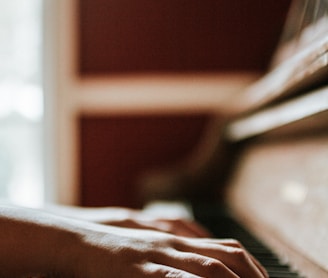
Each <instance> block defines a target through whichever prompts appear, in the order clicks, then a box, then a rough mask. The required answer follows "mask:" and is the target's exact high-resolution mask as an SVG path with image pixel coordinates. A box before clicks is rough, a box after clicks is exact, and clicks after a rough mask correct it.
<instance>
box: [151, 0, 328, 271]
mask: <svg viewBox="0 0 328 278" xmlns="http://www.w3.org/2000/svg"><path fill="white" fill-rule="evenodd" d="M327 10H328V4H327V3H326V2H325V1H298V0H297V1H294V4H293V6H292V8H291V14H290V15H289V22H287V29H288V30H287V31H288V32H289V34H288V36H289V38H288V41H287V42H286V41H283V42H282V44H281V45H280V46H279V47H278V50H277V54H276V56H275V57H274V59H273V66H272V69H271V70H270V71H269V72H268V73H267V74H266V75H265V76H263V77H262V78H261V79H259V80H258V81H257V82H256V83H255V84H253V85H251V86H250V87H249V88H247V89H245V91H244V92H242V94H241V95H239V96H238V97H236V98H232V99H230V100H229V101H228V102H227V104H226V107H227V109H226V111H224V113H225V115H227V121H226V125H225V126H224V127H222V125H220V126H219V127H218V128H217V129H215V128H214V129H212V130H211V131H212V133H214V137H216V138H217V139H216V143H214V144H212V145H211V146H210V147H208V146H207V148H208V149H210V150H209V151H208V150H205V149H202V148H200V150H204V153H206V154H207V155H204V154H203V157H201V158H200V159H198V161H197V159H196V163H194V164H192V163H191V164H190V165H191V166H190V167H189V170H182V171H177V172H175V173H173V175H169V176H166V177H161V176H157V177H156V178H157V179H156V178H154V179H151V180H150V181H149V184H151V185H152V190H155V189H154V188H157V189H159V188H160V190H162V191H161V192H153V193H154V195H157V196H164V197H165V196H166V197H168V198H172V197H174V196H178V197H179V196H182V197H183V196H185V197H186V198H188V199H189V200H191V202H192V203H193V205H196V207H198V209H197V210H198V212H197V214H198V217H196V218H197V219H198V220H200V221H202V217H203V216H205V218H206V217H207V221H210V222H213V221H216V220H215V218H210V217H209V216H208V215H207V214H208V212H209V211H210V210H215V209H216V202H223V203H224V205H225V206H227V207H228V210H229V214H232V215H233V217H235V218H236V219H237V220H238V221H239V222H241V223H242V224H243V225H244V226H246V228H247V229H249V230H250V231H251V232H252V233H254V234H255V236H256V237H259V238H260V239H261V240H262V241H263V242H264V243H265V244H266V245H267V246H269V247H270V248H271V249H272V250H273V251H274V253H276V254H278V257H279V258H280V259H282V260H287V261H288V263H290V265H291V266H292V267H294V268H296V269H297V271H298V272H299V275H300V276H293V275H294V274H291V275H290V276H288V275H289V274H287V276H283V275H282V276H279V274H278V275H277V276H275V277H303V276H305V277H310V278H324V277H328V83H327V81H328V23H327V22H328V16H327ZM310 15H311V16H312V19H314V21H313V22H312V21H311V20H309V16H310ZM300 17H302V18H301V19H300ZM295 21H300V24H301V25H302V26H299V25H297V24H296V23H295ZM304 22H305V23H304ZM291 27H293V31H294V33H295V34H293V36H291V34H290V32H291V31H290V28H291ZM291 37H292V38H291ZM214 125H215V124H214ZM219 134H220V136H219ZM212 138H213V135H212ZM205 141H206V140H205ZM214 141H215V140H214ZM200 153H201V151H200ZM204 157H205V158H204ZM200 161H201V162H200ZM204 161H205V162H204ZM194 162H195V159H194ZM195 165H196V166H195ZM156 183H157V186H155V185H156ZM164 184H166V187H165V185H164ZM223 185H224V186H223ZM163 188H166V189H165V190H166V191H165V190H164V189H163ZM222 188H224V189H222ZM179 190H180V191H179ZM155 191H156V190H155ZM218 191H219V192H218ZM222 191H223V192H224V199H223V200H219V201H218V200H217V201H216V200H215V198H216V196H219V195H222ZM183 192H184V193H183ZM186 192H188V193H186ZM148 193H149V192H148ZM160 194H162V195H160ZM170 194H171V195H170ZM183 194H185V195H183ZM208 195H211V196H208ZM203 196H207V199H206V198H204V200H205V203H206V205H204V200H203V201H201V199H202V197H203ZM213 196H214V198H213ZM199 203H202V204H201V205H199ZM211 204H212V205H211ZM213 204H214V205H213ZM218 209H219V208H218ZM199 211H200V212H199ZM209 213H210V214H213V211H212V212H209ZM214 214H215V213H214ZM199 215H200V216H199ZM205 222H206V221H205ZM212 224H213V223H210V225H212ZM218 225H220V223H218ZM222 225H223V226H224V224H222ZM219 229H220V228H219ZM222 229H224V227H222Z"/></svg>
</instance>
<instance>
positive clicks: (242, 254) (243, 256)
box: [233, 248, 249, 263]
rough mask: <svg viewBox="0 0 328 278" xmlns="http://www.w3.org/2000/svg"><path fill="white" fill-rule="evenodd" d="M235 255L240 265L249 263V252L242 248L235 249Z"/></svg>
mask: <svg viewBox="0 0 328 278" xmlns="http://www.w3.org/2000/svg"><path fill="white" fill-rule="evenodd" d="M233 254H234V256H235V259H236V260H237V261H238V262H239V263H245V262H248V261H249V259H248V254H247V251H246V250H244V249H242V248H235V250H234V251H233Z"/></svg>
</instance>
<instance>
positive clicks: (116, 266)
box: [69, 225, 268, 278]
mask: <svg viewBox="0 0 328 278" xmlns="http://www.w3.org/2000/svg"><path fill="white" fill-rule="evenodd" d="M98 226H101V225H98ZM95 227H96V228H95V229H94V228H92V229H91V230H90V229H89V230H88V231H87V232H86V233H85V235H84V236H83V237H82V238H83V240H82V247H81V246H79V247H78V248H75V249H74V248H70V250H75V252H73V254H74V256H73V257H71V258H72V259H73V260H74V263H73V267H74V269H73V276H72V277H80V278H89V277H92V278H93V277H97V278H102V277H115V278H126V277H129V278H145V277H154V278H157V277H158V278H160V277H163V278H164V277H166V278H168V277H171V278H175V277H179V278H187V277H188V278H200V277H207V278H212V277H213V278H214V277H221V278H225V277H226V278H230V277H231V278H236V277H243V278H248V277H249V278H263V277H268V275H267V274H266V272H265V270H264V269H263V268H262V267H261V266H260V264H259V263H258V262H257V261H256V260H255V259H254V258H253V257H252V256H251V255H250V254H249V253H248V252H247V251H246V250H245V249H244V248H243V247H242V246H241V245H240V244H239V243H238V242H237V241H235V240H218V239H195V238H185V237H178V236H173V235H169V234H166V233H161V232H156V231H149V230H135V229H125V228H112V227H101V230H99V229H98V228H97V226H95ZM71 274H72V273H71ZM69 277H71V276H69Z"/></svg>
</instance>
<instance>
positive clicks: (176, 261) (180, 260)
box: [158, 250, 238, 278]
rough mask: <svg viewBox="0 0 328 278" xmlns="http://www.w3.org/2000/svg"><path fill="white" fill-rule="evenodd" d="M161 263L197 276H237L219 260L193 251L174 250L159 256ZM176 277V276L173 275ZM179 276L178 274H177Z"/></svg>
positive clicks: (230, 277) (234, 277)
mask: <svg viewBox="0 0 328 278" xmlns="http://www.w3.org/2000/svg"><path fill="white" fill-rule="evenodd" d="M158 261H159V262H160V263H161V264H165V265H170V267H173V268H174V269H180V270H182V271H185V272H187V273H192V274H193V275H197V277H208V278H212V277H221V278H237V277H238V276H237V275H236V274H235V273H234V272H233V271H232V270H230V269H229V268H228V267H227V266H225V265H224V264H223V263H222V262H221V261H219V260H216V259H214V258H209V257H206V256H202V255H199V254H195V253H189V252H179V251H176V250H174V251H173V252H171V254H170V256H169V257H165V258H164V259H163V258H159V259H158ZM174 277H176V276H174ZM178 277H179V276H178Z"/></svg>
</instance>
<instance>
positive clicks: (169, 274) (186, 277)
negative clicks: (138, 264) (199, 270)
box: [142, 263, 214, 278]
mask: <svg viewBox="0 0 328 278" xmlns="http://www.w3.org/2000/svg"><path fill="white" fill-rule="evenodd" d="M142 268H143V270H142V272H143V273H144V274H145V277H146V276H147V278H152V277H153V278H202V276H198V275H196V274H192V273H190V272H187V271H184V270H182V269H179V268H174V267H171V266H167V265H162V264H158V263H147V264H145V265H143V266H142ZM203 277H204V276H203ZM213 277H214V276H213Z"/></svg>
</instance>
